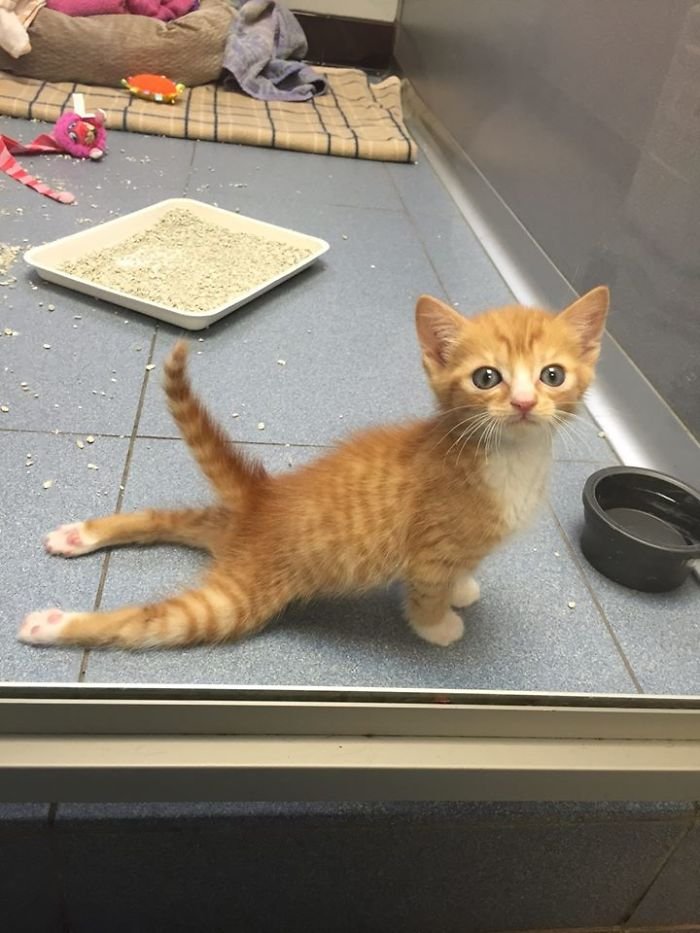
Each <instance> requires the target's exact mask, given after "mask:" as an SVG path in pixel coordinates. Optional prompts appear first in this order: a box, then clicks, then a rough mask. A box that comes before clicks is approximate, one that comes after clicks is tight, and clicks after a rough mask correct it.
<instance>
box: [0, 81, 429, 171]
mask: <svg viewBox="0 0 700 933" xmlns="http://www.w3.org/2000/svg"><path fill="white" fill-rule="evenodd" d="M320 70H323V71H324V72H325V74H326V75H327V77H328V81H329V90H328V93H327V94H325V95H324V96H322V97H317V98H315V99H313V100H310V101H304V102H302V103H286V102H272V101H271V102H266V101H259V100H253V98H251V97H246V96H245V95H243V94H237V93H233V92H231V91H225V90H224V89H223V88H221V87H219V86H218V85H215V84H205V85H202V86H201V87H195V88H188V90H186V91H185V93H184V94H183V96H182V97H181V98H180V100H179V101H178V102H177V104H175V105H173V106H170V105H168V104H154V103H149V102H148V101H145V100H141V99H138V98H134V97H131V96H130V95H129V94H128V93H127V92H126V91H124V90H121V89H116V88H108V87H92V86H89V85H86V84H67V83H66V84H51V83H49V82H48V81H38V80H36V79H34V78H19V77H15V76H14V75H11V74H9V73H7V72H0V114H5V115H7V116H12V117H25V118H29V119H37V120H46V121H47V122H49V123H53V122H55V121H56V120H57V119H58V117H59V115H60V114H61V112H62V111H63V110H64V109H65V108H66V107H70V104H71V95H72V94H73V93H74V92H75V91H79V92H80V93H82V94H84V95H85V101H86V104H87V107H88V108H89V109H90V110H95V109H97V108H98V107H99V108H101V109H102V110H104V111H105V113H106V114H107V127H108V129H113V130H129V131H131V132H134V133H148V134H154V135H160V136H177V137H179V138H181V139H183V138H184V139H208V140H213V141H214V142H222V143H242V144H244V145H249V146H267V147H270V148H273V149H294V150H296V151H298V152H315V153H320V154H322V155H337V156H345V157H347V158H351V159H375V160H377V161H384V162H413V161H415V158H416V145H415V143H414V142H413V140H412V139H411V137H410V135H409V134H408V131H407V130H406V127H405V126H404V122H403V112H402V109H401V84H400V81H399V79H398V78H396V77H391V78H387V79H386V80H384V81H381V82H380V83H379V84H371V83H370V82H369V81H368V79H367V77H366V76H365V75H364V74H363V73H362V72H361V71H356V70H354V69H346V68H328V69H320Z"/></svg>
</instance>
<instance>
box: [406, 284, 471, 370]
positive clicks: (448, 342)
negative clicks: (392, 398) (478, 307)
mask: <svg viewBox="0 0 700 933" xmlns="http://www.w3.org/2000/svg"><path fill="white" fill-rule="evenodd" d="M416 330H417V331H418V340H419V341H420V346H421V350H422V351H423V354H424V355H425V356H427V357H428V358H429V359H430V360H433V361H434V362H436V363H438V364H439V365H440V366H445V365H446V363H447V362H448V360H449V358H450V352H451V351H452V349H453V347H454V346H455V344H456V343H457V340H458V339H459V335H460V333H461V332H462V331H463V330H464V318H463V317H462V316H461V314H457V312H456V311H453V310H452V308H451V307H450V306H449V305H446V304H445V303H444V301H440V299H439V298H433V297H432V296H431V295H421V296H420V298H419V299H418V303H417V304H416Z"/></svg>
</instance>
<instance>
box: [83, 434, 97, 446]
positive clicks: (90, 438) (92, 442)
mask: <svg viewBox="0 0 700 933" xmlns="http://www.w3.org/2000/svg"><path fill="white" fill-rule="evenodd" d="M85 440H86V441H87V443H88V444H94V443H95V438H94V437H93V436H92V434H88V436H87V437H86V438H85Z"/></svg>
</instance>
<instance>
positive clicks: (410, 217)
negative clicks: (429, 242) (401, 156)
mask: <svg viewBox="0 0 700 933" xmlns="http://www.w3.org/2000/svg"><path fill="white" fill-rule="evenodd" d="M388 175H389V178H390V179H391V183H392V185H393V186H394V190H395V191H396V194H397V195H398V198H399V201H400V202H401V204H402V206H403V213H404V214H405V215H406V217H407V218H408V222H409V224H410V225H411V227H412V228H413V231H414V233H415V234H416V236H417V238H418V242H419V243H420V247H421V249H422V250H423V255H424V256H425V258H426V259H427V260H428V265H429V266H430V268H431V269H432V270H433V272H434V273H435V278H436V279H437V280H438V282H439V283H440V287H441V288H442V290H443V292H444V293H445V295H446V296H447V299H448V301H449V302H450V303H453V299H452V298H451V296H450V292H449V289H448V288H447V287H446V285H445V283H444V282H443V280H442V276H441V275H440V273H439V272H438V270H437V268H436V266H435V263H434V262H433V258H432V256H431V255H430V253H429V252H428V248H427V246H426V244H425V240H424V239H423V235H422V233H421V231H420V229H419V228H418V224H417V223H416V222H415V220H414V218H413V215H412V214H411V212H410V210H409V208H408V205H407V204H406V202H405V201H404V199H403V197H402V195H401V192H400V190H399V186H398V185H397V184H396V181H395V180H394V177H393V175H392V174H391V172H388ZM489 261H490V260H489ZM492 264H493V263H492ZM494 268H495V267H494Z"/></svg>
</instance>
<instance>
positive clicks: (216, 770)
mask: <svg viewBox="0 0 700 933" xmlns="http://www.w3.org/2000/svg"><path fill="white" fill-rule="evenodd" d="M0 761H2V769H1V770H0V793H1V794H2V799H3V800H8V801H18V802H24V801H27V800H53V801H57V802H64V801H76V800H80V801H102V800H112V801H144V800H158V801H191V800H227V801H232V800H245V801H256V800H279V799H284V800H287V801H295V800H315V801H319V800H582V801H584V800H630V799H634V800H686V801H691V800H697V798H698V797H699V796H700V777H699V776H700V742H678V743H667V742H635V741H629V742H618V741H603V742H601V741H597V742H595V741H567V740H564V739H558V740H535V739H532V740H527V739H438V738H432V739H430V738H422V739H415V738H414V739H401V738H381V739H379V738H377V739H372V738H350V739H338V738H335V737H326V738H305V737H298V738H294V737H288V738H204V737H201V738H200V737H189V738H185V737H180V738H177V739H173V738H163V737H144V738H138V737H123V738H88V737H79V738H45V737H42V738H39V737H37V738H5V739H2V740H0Z"/></svg>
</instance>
